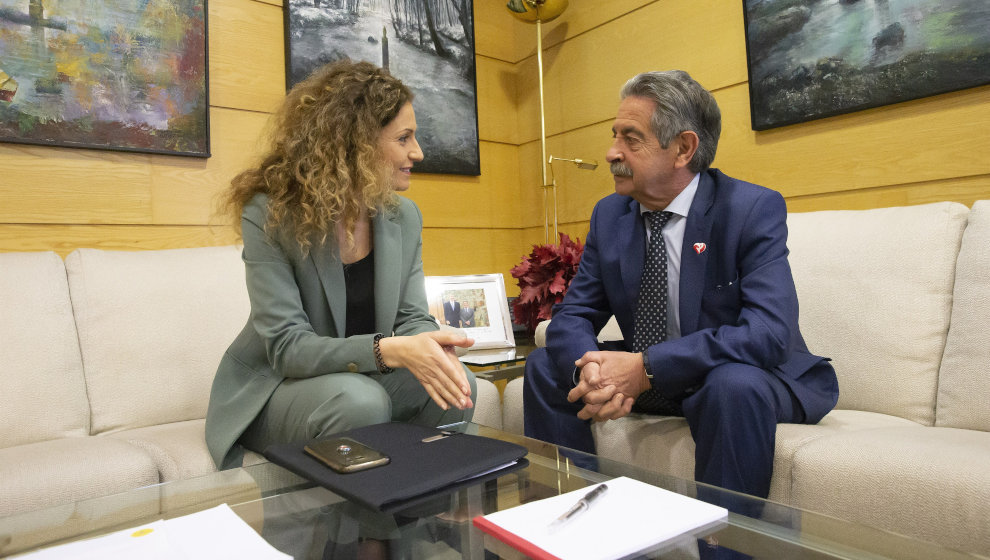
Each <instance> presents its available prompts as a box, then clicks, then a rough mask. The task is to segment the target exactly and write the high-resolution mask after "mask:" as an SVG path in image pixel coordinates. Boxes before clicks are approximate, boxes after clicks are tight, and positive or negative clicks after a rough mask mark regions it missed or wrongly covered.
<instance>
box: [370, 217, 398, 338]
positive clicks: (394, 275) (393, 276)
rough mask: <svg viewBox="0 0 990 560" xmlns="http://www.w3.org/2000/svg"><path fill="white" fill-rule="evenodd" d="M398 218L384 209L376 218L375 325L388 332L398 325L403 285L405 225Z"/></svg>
mask: <svg viewBox="0 0 990 560" xmlns="http://www.w3.org/2000/svg"><path fill="white" fill-rule="evenodd" d="M396 220H398V213H397V212H390V211H384V212H379V213H378V214H377V215H376V216H375V218H374V220H373V221H372V224H373V226H374V228H375V234H374V235H375V328H376V329H377V330H378V332H380V333H383V334H385V335H386V336H388V335H391V334H392V330H393V329H394V328H395V317H396V315H397V314H398V312H399V291H400V290H401V288H402V278H401V277H400V269H401V267H402V228H401V227H399V224H398V222H397V221H396Z"/></svg>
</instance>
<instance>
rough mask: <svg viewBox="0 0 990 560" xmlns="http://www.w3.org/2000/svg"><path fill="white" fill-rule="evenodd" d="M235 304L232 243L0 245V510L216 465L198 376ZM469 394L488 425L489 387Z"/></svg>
mask: <svg viewBox="0 0 990 560" xmlns="http://www.w3.org/2000/svg"><path fill="white" fill-rule="evenodd" d="M248 313H249V303H248V298H247V292H246V288H245V282H244V265H243V263H242V262H241V259H240V249H239V248H238V247H234V246H229V247H209V248H195V249H175V250H161V251H133V252H126V251H101V250H95V249H79V250H76V251H74V252H73V253H71V254H70V255H68V256H67V257H66V259H65V260H64V262H63V260H62V259H61V258H60V257H59V256H58V255H56V254H55V253H52V252H45V253H3V254H0V399H2V404H0V518H3V517H5V516H8V515H12V514H15V513H22V512H28V511H32V510H38V509H40V508H45V507H50V506H56V505H60V504H71V503H73V502H76V501H78V500H82V499H86V498H92V497H96V496H103V495H109V494H113V493H117V492H122V491H126V490H130V489H133V488H138V487H143V486H148V485H152V484H157V483H159V482H163V481H169V480H176V479H185V478H190V477H195V476H198V475H202V474H206V473H209V472H213V471H215V470H216V468H215V467H214V465H213V461H212V460H211V459H210V455H209V453H208V452H207V449H206V442H205V439H204V431H203V430H204V422H205V421H204V418H205V416H206V406H207V401H208V399H209V395H210V386H211V384H212V381H213V375H214V373H215V372H216V368H217V364H218V363H219V361H220V357H221V356H222V355H223V352H224V351H225V350H226V348H227V345H228V344H230V342H231V341H232V340H233V339H234V337H235V336H236V334H237V333H238V332H239V330H240V329H241V328H242V327H243V325H244V322H245V321H246V319H247V317H248ZM475 402H476V408H475V416H474V420H475V421H476V422H478V423H481V424H486V425H489V426H493V427H501V418H502V414H501V404H500V402H499V395H498V391H497V389H496V388H495V386H494V385H492V384H491V383H490V382H488V381H484V380H481V379H479V380H478V394H477V395H476V396H475ZM261 460H263V459H262V458H261V457H260V456H258V455H256V454H249V455H248V457H246V458H245V463H251V462H259V461H261ZM0 525H2V524H0ZM3 532H4V531H3V530H2V527H0V537H2V536H3V535H2V533H3ZM0 541H2V539H0ZM2 552H3V546H2V542H0V555H2Z"/></svg>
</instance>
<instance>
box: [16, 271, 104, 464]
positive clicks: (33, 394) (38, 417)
mask: <svg viewBox="0 0 990 560" xmlns="http://www.w3.org/2000/svg"><path fill="white" fill-rule="evenodd" d="M0 302H3V310H2V312H0V395H3V406H0V448H2V447H11V446H14V445H21V444H25V443H33V442H39V441H46V440H51V439H56V438H60V437H68V436H82V435H86V434H87V433H89V404H88V403H87V400H86V385H85V383H84V382H83V366H82V358H81V357H80V355H79V342H78V339H77V337H76V326H75V323H73V320H72V306H71V304H70V303H69V285H68V283H67V282H66V279H65V266H64V265H63V264H62V259H61V258H59V256H58V255H56V254H55V253H52V252H47V253H2V254H0Z"/></svg>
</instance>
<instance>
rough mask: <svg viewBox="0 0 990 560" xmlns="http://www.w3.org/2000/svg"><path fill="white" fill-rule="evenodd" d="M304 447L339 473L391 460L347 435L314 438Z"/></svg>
mask: <svg viewBox="0 0 990 560" xmlns="http://www.w3.org/2000/svg"><path fill="white" fill-rule="evenodd" d="M303 449H304V450H305V451H306V453H307V454H309V455H310V456H312V457H314V458H316V459H317V460H319V461H320V462H322V463H323V464H325V465H326V466H328V467H330V468H331V469H333V470H335V471H337V472H339V473H352V472H357V471H363V470H365V469H370V468H372V467H379V466H381V465H387V464H388V462H389V461H390V459H389V457H388V455H385V454H384V453H381V452H380V451H377V450H375V449H372V448H370V447H368V446H367V445H365V444H363V443H361V442H360V441H357V440H354V439H351V438H347V437H339V438H331V439H322V440H313V441H311V442H309V443H307V444H306V446H305V447H304V448H303Z"/></svg>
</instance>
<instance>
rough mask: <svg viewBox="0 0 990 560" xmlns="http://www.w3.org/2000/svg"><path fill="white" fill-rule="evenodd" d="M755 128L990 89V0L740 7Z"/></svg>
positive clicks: (763, 2)
mask: <svg viewBox="0 0 990 560" xmlns="http://www.w3.org/2000/svg"><path fill="white" fill-rule="evenodd" d="M743 11H744V13H745V21H746V23H745V25H746V53H747V56H748V61H749V97H750V108H751V112H752V121H753V129H754V130H765V129H768V128H774V127H778V126H784V125H788V124H794V123H799V122H804V121H809V120H813V119H820V118H824V117H830V116H833V115H840V114H843V113H848V112H851V111H858V110H862V109H869V108H872V107H878V106H881V105H888V104H891V103H898V102H901V101H908V100H911V99H918V98H921V97H927V96H930V95H936V94H940V93H946V92H950V91H955V90H960V89H964V88H969V87H973V86H978V85H982V84H987V83H990V10H988V9H987V2H986V0H873V1H867V0H862V1H860V0H810V1H808V0H803V1H796V0H743Z"/></svg>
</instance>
